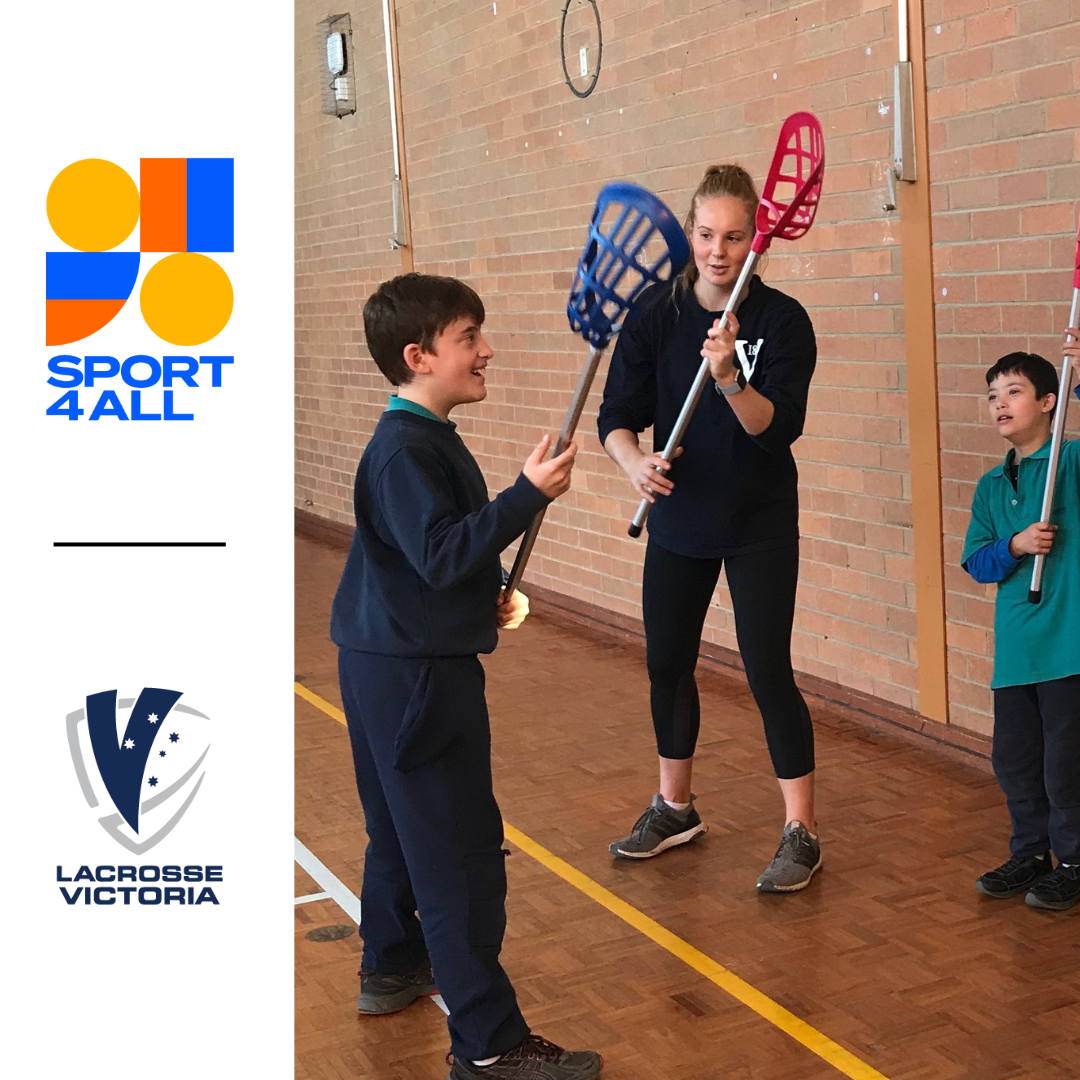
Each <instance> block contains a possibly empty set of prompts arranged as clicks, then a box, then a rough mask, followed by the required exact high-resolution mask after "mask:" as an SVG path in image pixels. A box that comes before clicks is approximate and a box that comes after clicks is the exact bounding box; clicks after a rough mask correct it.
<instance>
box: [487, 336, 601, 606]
mask: <svg viewBox="0 0 1080 1080" xmlns="http://www.w3.org/2000/svg"><path fill="white" fill-rule="evenodd" d="M603 355H604V349H603V348H602V347H601V348H597V347H596V346H595V345H594V346H592V347H591V348H590V349H589V359H588V360H586V361H585V366H584V367H583V368H582V369H581V377H580V378H579V379H578V384H577V389H576V390H575V391H574V397H573V399H572V400H571V402H570V408H568V409H567V410H566V419H565V420H563V426H562V430H561V431H560V432H559V437H558V438H557V439H556V440H555V446H554V447H553V448H552V451H551V456H552V457H558V456H559V455H560V454H561V453H562V452H563V451H564V450H565V449H566V448H567V447H568V446H569V445H570V442H571V440H572V439H573V438H574V432H575V431H577V426H578V422H579V421H580V420H581V414H582V412H583V411H584V409H585V402H586V400H588V397H589V391H590V390H591V389H592V384H593V379H595V378H596V369H597V368H598V367H599V366H600V357H601V356H603ZM546 513H547V507H544V509H543V510H541V511H540V513H539V514H537V515H536V517H534V518H533V519H532V524H531V525H530V526H529V528H528V529H527V530H526V532H525V536H524V538H523V539H522V541H521V547H519V548H518V552H517V556H516V557H515V558H514V565H513V567H512V568H511V570H510V576H509V577H508V578H507V579H506V585H505V586H504V589H505V591H506V595H507V596H510V595H511V594H512V593H513V591H514V590H515V589H516V588H517V587H518V586H519V585H520V584H521V578H522V575H523V574H524V573H525V564H526V563H527V562H528V561H529V556H530V555H531V554H532V549H533V545H534V544H535V543H536V538H537V536H539V534H540V526H541V525H542V524H543V523H544V515H545V514H546Z"/></svg>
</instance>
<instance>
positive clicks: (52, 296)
mask: <svg viewBox="0 0 1080 1080" xmlns="http://www.w3.org/2000/svg"><path fill="white" fill-rule="evenodd" d="M233 188H234V178H233V159H232V158H142V159H141V161H140V168H139V187H136V186H135V181H134V180H132V178H131V177H130V176H129V175H128V173H127V172H125V171H124V169H122V168H120V166H119V165H116V164H114V163H113V162H111V161H104V160H102V159H100V158H84V159H83V160H81V161H76V162H74V163H73V164H71V165H68V166H67V167H66V168H65V169H62V170H61V171H60V172H59V173H58V174H57V176H56V177H55V179H54V180H53V182H52V184H51V186H50V187H49V193H48V196H47V199H46V211H47V214H48V219H49V224H50V226H51V227H52V230H53V232H54V233H55V234H56V236H57V237H58V238H59V239H60V240H61V241H63V243H65V244H67V245H68V247H69V248H70V249H73V250H67V251H48V252H46V254H45V344H46V345H48V346H57V345H68V344H70V343H72V342H75V341H81V340H82V339H83V338H86V337H89V336H90V335H91V334H95V333H96V332H97V331H99V330H101V329H102V328H103V327H105V326H107V325H108V324H109V323H111V322H112V320H113V319H114V318H116V316H117V315H118V314H119V312H120V311H121V309H122V308H123V307H124V305H125V304H126V303H127V301H128V299H129V298H130V297H131V295H132V293H133V292H134V291H135V286H136V283H137V282H138V280H139V273H140V270H141V269H142V268H143V260H144V258H145V256H147V255H149V254H159V253H165V255H164V258H160V259H158V260H157V261H156V262H154V263H153V264H152V265H151V266H150V267H149V269H148V270H146V272H145V274H144V276H143V279H142V284H141V286H140V287H139V308H140V311H141V314H142V318H143V321H144V322H145V323H146V326H147V327H149V329H150V330H152V331H153V332H154V334H156V335H157V336H158V337H159V338H160V339H161V340H162V341H165V342H168V343H169V345H174V346H180V347H181V349H187V348H190V347H191V346H196V345H203V344H204V343H205V342H207V341H210V340H211V339H212V338H214V337H216V336H217V335H218V334H220V333H221V332H222V330H224V329H225V327H226V325H227V324H228V322H229V319H230V318H231V316H232V311H233V287H232V282H231V281H230V279H229V275H228V274H227V273H226V272H225V270H224V269H223V268H222V266H221V265H220V264H219V263H218V262H217V261H216V260H215V259H213V258H211V257H210V256H209V255H208V254H207V252H212V253H215V254H218V253H223V252H231V251H233V199H234V196H233ZM136 226H137V227H138V238H137V241H136V240H131V241H130V242H129V238H131V237H132V234H133V233H134V232H135V230H136ZM121 247H122V250H114V249H116V248H121ZM114 351H115V350H114ZM128 351H129V350H124V351H123V352H121V353H119V354H118V356H104V355H99V356H86V357H85V359H84V358H83V357H80V356H72V355H67V354H65V355H62V356H55V357H52V358H51V359H50V360H49V365H48V366H49V371H50V373H51V377H50V378H49V379H48V382H49V384H50V385H51V386H57V387H62V388H64V389H65V390H66V391H67V392H66V393H65V394H64V395H63V397H61V399H60V400H59V401H57V402H54V403H53V404H52V405H51V406H50V407H49V408H48V409H47V410H46V413H47V415H49V416H66V417H67V418H68V419H69V420H75V419H78V417H80V416H82V415H83V414H84V411H85V410H84V409H82V408H80V402H79V393H78V390H77V389H75V388H77V387H86V389H87V390H93V388H94V387H96V386H97V385H98V384H101V383H109V382H111V381H112V380H118V381H117V382H113V384H112V385H113V386H116V387H117V389H106V390H104V391H102V390H98V392H97V394H91V395H90V398H91V402H90V404H91V409H90V415H89V419H91V420H99V419H102V418H103V417H115V418H116V419H119V420H162V419H164V420H191V419H193V418H194V417H193V415H192V414H190V413H184V412H181V411H178V409H177V408H176V407H175V406H174V401H173V393H174V387H198V386H201V385H204V384H205V383H206V382H209V385H211V386H215V387H218V386H220V385H221V371H222V365H224V364H231V363H232V362H233V358H232V357H231V356H228V357H226V356H200V357H198V358H196V357H194V356H184V355H174V356H162V357H161V358H160V359H159V358H158V357H155V356H151V355H147V354H145V353H143V352H138V351H134V355H127V356H126V359H125V358H124V357H125V354H126V353H127V352H128ZM200 376H201V378H200ZM120 380H122V383H123V385H124V386H125V387H128V388H131V391H132V392H131V394H130V396H128V397H127V400H126V401H124V400H122V399H121V397H120V396H118V390H119V381H120ZM157 386H160V387H161V388H162V397H161V399H160V401H159V402H158V403H156V404H155V405H154V407H152V408H151V407H148V403H146V402H144V401H143V398H142V394H143V391H144V390H146V389H147V388H150V387H157ZM123 392H124V391H123V390H119V393H123Z"/></svg>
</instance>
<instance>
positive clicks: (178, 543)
mask: <svg viewBox="0 0 1080 1080" xmlns="http://www.w3.org/2000/svg"><path fill="white" fill-rule="evenodd" d="M53 547H225V541H224V540H54V541H53Z"/></svg>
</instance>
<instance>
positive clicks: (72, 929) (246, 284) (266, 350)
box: [0, 0, 293, 1080]
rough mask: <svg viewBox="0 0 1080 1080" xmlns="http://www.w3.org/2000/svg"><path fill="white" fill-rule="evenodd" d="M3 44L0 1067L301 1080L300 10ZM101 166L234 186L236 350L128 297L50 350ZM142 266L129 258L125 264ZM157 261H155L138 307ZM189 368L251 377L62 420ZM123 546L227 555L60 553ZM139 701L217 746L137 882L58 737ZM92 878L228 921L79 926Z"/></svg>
mask: <svg viewBox="0 0 1080 1080" xmlns="http://www.w3.org/2000/svg"><path fill="white" fill-rule="evenodd" d="M4 22H5V39H6V43H7V46H8V47H7V48H6V49H5V65H4V68H5V70H4V72H3V79H4V85H5V90H6V93H5V102H6V104H7V107H6V109H5V114H6V116H5V147H4V159H5V162H6V167H5V169H4V173H5V185H4V188H5V191H4V196H3V198H4V202H5V210H6V213H5V215H4V216H5V229H4V234H5V244H4V247H3V249H2V250H3V259H2V262H3V264H4V265H3V304H4V313H5V318H4V326H5V329H6V330H7V340H6V342H5V348H4V365H3V370H4V374H5V377H6V378H5V393H4V402H3V417H4V423H3V425H2V426H0V427H2V438H3V440H4V453H3V462H4V485H3V492H4V517H5V528H4V549H3V550H4V587H3V597H4V600H3V610H4V624H5V627H6V634H5V639H6V644H5V647H4V650H3V656H4V660H5V663H4V675H5V680H4V681H5V686H6V690H7V694H6V699H7V700H6V704H7V709H6V710H5V721H6V723H5V724H4V732H5V736H6V745H5V747H4V762H5V774H6V777H5V781H6V782H5V783H4V784H3V785H2V790H3V800H4V803H3V806H4V814H5V819H6V824H7V833H8V837H9V843H8V845H7V851H6V852H5V855H6V859H5V862H6V865H5V869H4V874H3V888H4V899H5V904H4V910H5V924H6V939H7V946H6V949H5V959H6V963H5V984H6V988H7V993H6V994H5V998H6V1000H7V1002H8V1005H7V1006H6V1012H7V1016H6V1018H7V1021H8V1028H7V1029H8V1031H9V1032H10V1035H9V1042H8V1050H7V1053H6V1054H5V1061H6V1064H7V1065H8V1067H10V1066H11V1065H13V1064H14V1065H15V1066H17V1067H18V1068H19V1072H20V1074H21V1073H22V1071H23V1070H24V1069H25V1068H32V1069H33V1074H34V1075H38V1076H47V1077H48V1076H60V1075H66V1074H68V1073H69V1072H71V1071H72V1070H73V1069H74V1070H76V1071H77V1072H78V1074H79V1075H80V1076H83V1077H88V1078H90V1077H99V1076H100V1077H105V1076H108V1077H110V1078H115V1080H126V1078H128V1077H132V1078H133V1077H136V1076H143V1075H154V1076H157V1077H161V1078H171V1077H176V1078H179V1077H185V1078H186V1077H189V1076H191V1075H193V1074H194V1075H200V1076H206V1077H212V1078H216V1077H227V1076H228V1077H234V1076H259V1077H264V1078H274V1077H286V1076H291V1075H292V1028H293V1022H292V945H291V943H292V907H293V905H292V720H291V716H292V688H291V686H292V670H291V668H292V569H291V568H292V508H291V503H292V498H291V474H292V385H293V384H292V337H293V329H292V324H293V318H292V243H293V241H292V236H293V233H292V204H293V187H292V176H293V162H292V130H293V123H292V96H293V95H292V84H293V78H292V68H293V58H292V9H291V6H290V5H288V4H286V3H280V2H274V3H264V4H260V5H257V6H255V7H253V6H252V5H251V4H249V3H242V2H240V0H214V2H212V3H210V2H205V0H190V2H186V3H184V4H147V3H133V2H132V3H121V2H117V0H100V2H98V3H95V4H85V3H77V4H76V3H70V2H62V3H53V4H50V5H48V6H47V7H45V8H42V7H38V6H34V5H29V4H21V5H18V7H17V8H15V7H14V6H11V7H9V8H8V9H7V10H6V11H5V18H4ZM85 157H100V158H105V159H108V160H110V161H113V162H115V163H116V164H118V165H120V166H121V167H123V168H124V169H126V170H127V172H128V173H129V175H131V176H132V178H133V179H134V180H135V181H136V183H138V179H139V172H138V170H139V158H140V157H232V158H234V159H235V183H236V188H235V251H234V252H233V253H223V254H212V255H211V257H212V258H214V259H216V260H217V261H218V262H219V263H220V264H221V265H222V266H223V268H224V269H225V270H226V272H227V273H228V274H229V276H230V278H231V280H232V285H233V290H234V294H235V307H234V311H233V315H232V318H231V321H230V323H229V325H228V326H227V327H226V329H225V330H224V331H223V332H222V333H221V334H220V335H219V336H218V337H217V338H215V339H213V340H211V341H210V342H207V343H206V344H205V345H203V346H197V347H195V348H194V349H182V348H178V347H175V346H171V345H169V344H168V343H166V342H163V341H161V340H160V339H158V338H156V337H155V335H154V334H153V333H152V332H151V331H150V330H149V329H148V328H147V327H146V326H145V324H144V323H143V321H142V318H141V315H140V313H139V308H138V285H136V290H135V292H134V293H133V295H132V297H131V299H129V300H128V302H127V304H126V305H125V307H124V309H123V310H122V312H121V314H120V315H119V316H118V317H117V318H116V319H114V321H113V322H112V323H110V324H109V325H108V326H107V327H105V328H103V329H102V330H101V331H99V332H98V333H96V334H94V335H93V336H92V337H90V338H86V339H84V340H83V341H81V342H76V343H73V344H71V345H66V346H60V347H55V348H48V347H46V346H45V344H44V341H45V252H46V251H63V250H68V249H67V248H66V247H65V245H64V244H63V243H62V242H60V241H59V240H58V238H57V237H55V236H54V234H53V233H52V230H51V229H50V227H49V223H48V219H47V217H46V214H45V198H46V193H47V191H48V188H49V184H50V182H51V180H52V178H53V177H54V176H55V175H56V174H57V173H58V172H59V171H60V170H61V169H62V168H64V167H65V166H66V165H68V164H70V163H71V162H73V161H76V160H78V159H80V158H85ZM137 244H138V230H136V232H135V234H134V235H133V236H132V237H131V239H130V240H129V241H127V242H126V243H125V244H123V245H121V246H120V248H118V249H117V250H124V249H129V250H134V249H136V248H137ZM161 257H162V256H160V255H144V256H143V263H142V266H141V268H140V281H141V278H142V276H143V275H144V274H145V272H146V270H147V269H148V267H149V266H150V265H152V264H153V263H154V262H156V261H157V260H158V259H159V258H161ZM189 352H190V353H192V354H193V355H198V354H199V353H200V352H202V353H204V354H231V355H233V356H234V357H235V363H234V364H233V365H232V366H231V367H229V368H226V370H225V377H224V386H223V387H222V388H221V389H210V388H209V387H205V388H203V387H200V389H199V390H198V391H195V390H191V391H188V394H190V397H187V396H186V395H185V396H184V397H181V393H180V392H178V393H177V406H178V408H180V407H182V406H187V405H191V406H193V409H192V408H184V411H194V412H195V416H196V418H195V420H194V421H191V422H172V423H166V422H163V421H162V422H143V423H135V422H127V423H122V422H120V421H117V420H115V419H102V420H99V421H97V422H96V423H90V422H89V421H88V419H87V416H88V414H87V416H83V417H82V418H80V419H79V420H78V421H76V422H70V421H68V420H66V419H62V418H59V417H47V416H46V415H45V409H46V407H47V406H48V405H49V404H50V403H51V402H53V401H55V400H56V398H57V397H59V396H60V393H62V391H61V390H57V389H56V388H54V387H51V386H49V385H48V384H47V382H46V379H47V378H48V371H47V369H46V365H47V362H48V360H49V358H50V357H51V356H55V355H59V354H61V353H73V354H75V355H80V356H85V355H86V354H87V353H91V354H107V355H113V356H116V357H117V358H118V359H120V360H123V359H124V358H125V357H127V356H130V355H133V354H135V353H147V354H150V355H152V356H155V357H157V358H158V359H160V358H161V356H162V355H171V354H179V353H189ZM207 382H208V380H207ZM106 385H108V386H111V387H113V388H115V389H117V390H120V389H121V384H120V383H119V380H116V381H115V382H113V383H109V384H106ZM127 393H128V391H127V389H126V388H125V390H124V394H123V395H122V397H126V396H127ZM160 393H161V391H160V388H158V389H151V390H147V391H144V400H145V401H146V402H147V403H152V402H153V401H154V400H155V399H156V400H160ZM84 407H86V406H85V404H84ZM147 407H148V406H147ZM116 539H131V540H176V539H180V540H224V541H226V543H227V545H228V546H227V547H226V548H225V549H214V548H211V549H159V550H156V549H136V550H132V549H119V550H118V549H109V550H100V549H99V550H95V549H55V548H53V546H52V544H53V541H55V540H116ZM144 686H157V687H166V688H170V689H175V690H182V691H184V696H183V697H182V698H181V699H180V701H181V702H182V703H186V704H189V705H191V706H192V707H194V708H196V709H198V710H199V711H201V712H204V713H206V714H207V715H208V716H209V717H210V720H211V725H210V729H211V733H212V734H211V739H210V743H211V746H210V752H209V754H208V756H207V758H206V761H205V770H206V777H205V780H204V781H203V784H202V787H201V788H200V790H199V793H198V795H197V797H196V798H195V800H194V802H193V803H192V805H191V807H190V809H189V810H188V811H187V814H186V815H185V816H184V818H183V819H182V820H181V821H180V822H179V824H178V825H177V826H176V828H175V830H174V831H173V832H172V833H171V834H170V835H169V836H168V837H166V838H165V839H163V840H162V841H161V843H160V844H158V845H157V846H156V847H154V848H153V849H152V850H150V851H148V852H146V853H145V854H142V855H132V854H131V853H129V852H127V851H125V850H124V849H123V848H122V847H120V846H119V845H118V844H117V843H116V842H115V841H114V840H113V839H111V838H110V837H109V836H108V835H107V834H106V833H105V831H104V830H103V829H102V827H101V826H100V825H99V824H98V821H97V818H98V817H100V816H101V815H102V813H103V812H104V811H106V810H108V809H110V808H109V807H102V808H100V809H99V810H98V812H97V813H95V812H93V811H91V809H90V808H89V807H88V806H87V804H86V802H85V801H84V799H83V795H82V791H81V789H80V787H79V784H78V782H77V780H76V775H75V770H74V768H73V766H72V763H71V757H70V753H69V750H68V744H67V734H66V730H65V716H66V715H67V714H68V713H69V712H72V711H73V710H75V709H79V708H82V707H84V706H85V699H86V696H87V695H88V694H92V693H96V692H98V691H102V690H111V689H116V690H117V691H118V693H119V696H120V697H136V696H137V695H138V693H139V692H140V690H141V689H142V688H143V687H144ZM81 864H89V865H91V866H95V865H99V864H103V865H114V866H115V865H117V864H126V865H131V864H134V865H140V864H156V865H164V864H180V865H185V864H197V865H208V864H214V865H221V866H222V867H223V868H224V881H223V882H222V883H221V884H220V885H215V886H213V888H214V890H215V892H216V893H217V895H218V897H219V899H220V901H221V903H220V905H219V906H217V907H214V906H212V905H208V904H204V905H202V906H199V907H190V908H189V907H186V906H185V907H179V906H175V905H170V906H168V907H165V906H158V907H140V906H130V907H123V906H120V905H119V904H118V905H116V906H113V907H104V906H90V907H84V906H83V905H82V904H81V903H80V904H77V905H75V906H68V905H67V904H66V903H65V902H64V899H63V897H62V896H61V894H60V891H59V885H58V883H57V881H56V868H57V866H58V865H62V866H63V867H64V868H65V870H66V871H67V873H68V874H73V871H74V869H76V868H77V867H78V866H79V865H81ZM74 887H75V886H74V885H68V888H69V889H72V888H74ZM196 888H198V887H197V886H196Z"/></svg>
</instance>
